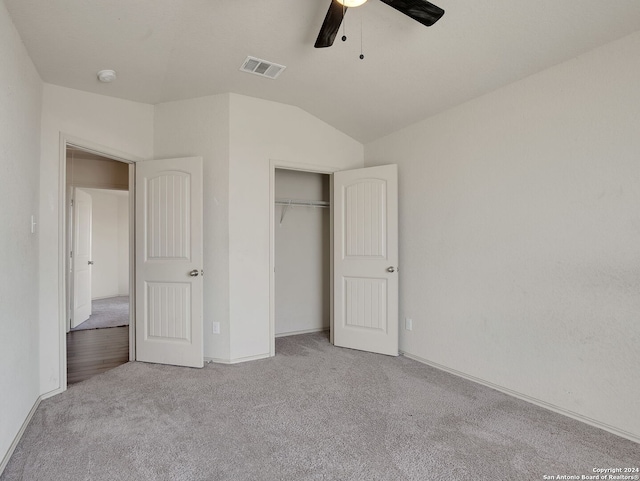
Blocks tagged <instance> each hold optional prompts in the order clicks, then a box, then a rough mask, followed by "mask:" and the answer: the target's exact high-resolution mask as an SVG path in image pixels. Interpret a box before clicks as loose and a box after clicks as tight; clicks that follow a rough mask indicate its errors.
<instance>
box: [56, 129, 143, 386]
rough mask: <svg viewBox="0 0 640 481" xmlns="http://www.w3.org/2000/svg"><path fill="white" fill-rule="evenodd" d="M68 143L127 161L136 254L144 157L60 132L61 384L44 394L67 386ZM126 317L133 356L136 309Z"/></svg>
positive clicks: (132, 244) (132, 287) (132, 246)
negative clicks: (138, 170)
mask: <svg viewBox="0 0 640 481" xmlns="http://www.w3.org/2000/svg"><path fill="white" fill-rule="evenodd" d="M67 146H74V147H80V148H81V149H84V150H87V151H90V152H93V153H96V154H99V155H101V156H103V157H107V158H109V159H112V160H117V161H119V162H124V163H126V164H129V199H130V200H129V213H130V215H129V256H130V259H131V261H132V262H133V261H134V259H135V257H134V255H135V242H134V241H135V237H134V234H135V218H134V215H133V214H134V210H133V205H134V202H133V201H132V199H133V198H134V197H132V196H135V191H134V190H133V189H134V186H135V175H134V172H135V168H134V164H135V162H138V161H140V160H143V159H142V158H140V157H137V156H135V155H131V154H128V153H126V152H121V151H119V150H116V149H112V148H110V147H107V146H104V145H100V144H96V143H95V142H91V141H88V140H85V139H82V138H79V137H75V136H73V135H71V134H67V133H64V132H60V142H59V152H58V157H59V162H58V168H59V170H58V172H59V175H58V182H59V184H58V286H59V287H58V333H59V337H58V344H59V369H60V385H59V387H58V389H55V390H54V391H51V392H48V393H46V395H45V396H46V397H50V396H52V395H54V394H59V393H61V392H64V391H66V390H67V324H68V320H67V295H68V285H67V235H68V233H67ZM134 266H135V264H130V269H129V270H130V273H129V280H130V282H129V295H130V296H131V297H130V298H129V299H130V301H131V304H132V305H135V282H134V280H135V273H134ZM129 312H130V316H131V318H130V319H129V359H131V360H133V359H135V350H134V349H135V337H133V336H135V326H134V325H133V323H134V322H135V317H134V315H133V313H134V312H135V309H130V310H129Z"/></svg>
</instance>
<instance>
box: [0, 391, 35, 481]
mask: <svg viewBox="0 0 640 481" xmlns="http://www.w3.org/2000/svg"><path fill="white" fill-rule="evenodd" d="M40 401H42V396H38V399H36V402H35V403H34V404H33V407H32V408H31V411H29V414H27V417H26V419H25V420H24V422H23V423H22V426H20V430H19V431H18V434H16V437H15V438H14V439H13V442H12V443H11V446H9V450H8V451H7V453H6V454H5V455H4V458H2V463H0V476H1V475H2V473H3V472H4V468H6V467H7V464H8V463H9V460H10V459H11V456H12V455H13V452H14V451H15V450H16V447H17V446H18V443H19V442H20V439H22V435H23V434H24V431H25V429H27V426H28V425H29V423H30V422H31V418H32V417H33V415H34V414H35V412H36V410H37V409H38V406H40Z"/></svg>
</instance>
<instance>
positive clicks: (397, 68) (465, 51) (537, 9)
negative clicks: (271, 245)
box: [4, 0, 640, 142]
mask: <svg viewBox="0 0 640 481" xmlns="http://www.w3.org/2000/svg"><path fill="white" fill-rule="evenodd" d="M4 2H5V4H6V6H7V9H8V10H9V12H10V14H11V16H12V18H13V21H14V23H15V25H16V27H17V29H18V31H19V33H20V35H21V37H22V39H23V41H24V43H25V45H26V47H27V49H28V51H29V54H30V56H31V58H32V59H33V61H34V63H35V65H36V67H37V69H38V71H39V73H40V75H41V77H42V79H43V80H44V81H45V82H48V83H52V84H56V85H61V86H65V87H70V88H75V89H80V90H85V91H89V92H95V93H98V94H103V95H109V96H114V97H120V98H124V99H130V100H135V101H139V102H145V103H151V104H155V103H160V102H165V101H170V100H178V99H186V98H194V97H199V96H205V95H212V94H219V93H226V92H234V93H239V94H244V95H249V96H254V97H259V98H263V99H268V100H274V101H277V102H282V103H286V104H292V105H295V106H298V107H300V108H302V109H304V110H306V111H308V112H310V113H311V114H313V115H315V116H316V117H318V118H320V119H322V120H324V121H326V122H327V123H329V124H331V125H333V126H334V127H336V128H337V129H339V130H341V131H343V132H345V133H347V134H348V135H351V136H352V137H353V138H355V139H357V140H359V141H361V142H367V141H370V140H373V139H375V138H378V137H381V136H383V135H386V134H389V133H391V132H393V131H395V130H398V129H400V128H402V127H404V126H406V125H409V124H411V123H413V122H415V121H417V120H420V119H423V118H426V117H428V116H430V115H433V114H435V113H437V112H440V111H442V110H444V109H447V108H449V107H452V106H455V105H458V104H460V103H463V102H465V101H467V100H469V99H472V98H474V97H477V96H480V95H482V94H484V93H487V92H490V91H492V90H495V89H496V88H499V87H501V86H503V85H506V84H509V83H511V82H513V81H516V80H518V79H521V78H524V77H526V76H528V75H531V74H533V73H535V72H538V71H540V70H543V69H545V68H548V67H550V66H553V65H555V64H558V63H560V62H562V61H565V60H567V59H570V58H573V57H575V56H577V55H579V54H581V53H583V52H586V51H588V50H591V49H593V48H595V47H597V46H599V45H601V44H604V43H607V42H610V41H612V40H615V39H617V38H621V37H623V36H626V35H628V34H630V33H632V32H635V31H637V30H640V1H638V0H611V1H605V0H537V1H529V0H528V1H525V0H485V1H478V0H436V1H435V2H434V3H435V4H437V5H438V6H440V7H442V8H443V9H444V10H445V12H446V13H445V14H444V17H443V18H442V19H441V20H440V21H439V22H438V23H436V24H435V25H434V26H433V27H430V28H426V27H424V26H422V25H420V24H419V23H417V22H415V21H413V20H411V19H410V18H408V17H406V16H405V15H403V14H401V13H399V12H397V11H396V10H394V9H392V8H389V6H387V5H385V4H383V3H382V2H380V1H378V0H369V1H368V2H367V3H366V4H365V5H363V6H362V7H358V8H352V9H349V10H348V11H347V14H346V17H345V22H344V28H345V31H346V35H347V37H348V39H347V41H346V42H342V41H341V40H340V38H339V37H340V36H341V35H342V33H343V32H342V30H341V31H340V33H339V35H338V38H337V39H336V42H335V44H334V46H333V47H331V48H326V49H315V48H314V47H313V44H314V41H315V39H316V36H317V34H318V31H319V29H320V25H321V24H322V21H323V19H324V16H325V14H326V12H327V9H328V7H329V3H330V2H329V0H133V1H132V0H92V1H88V0H4ZM361 38H362V49H363V53H364V55H365V58H364V60H360V59H359V58H358V56H359V55H360V51H361ZM247 55H252V56H255V57H258V58H262V59H266V60H269V61H272V62H276V63H279V64H283V65H286V66H287V69H286V70H285V71H284V72H283V73H282V75H281V76H280V77H279V78H278V79H276V80H271V79H267V78H261V77H258V76H255V75H251V74H247V73H244V72H241V71H239V67H240V66H241V64H242V62H243V60H244V59H245V57H246V56H247ZM101 69H114V70H116V71H117V73H118V79H117V80H116V81H115V82H114V83H112V84H102V83H100V82H98V81H97V79H96V72H97V71H98V70H101Z"/></svg>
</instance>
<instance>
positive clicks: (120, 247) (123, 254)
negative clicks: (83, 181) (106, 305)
mask: <svg viewBox="0 0 640 481" xmlns="http://www.w3.org/2000/svg"><path fill="white" fill-rule="evenodd" d="M83 190H85V191H86V192H87V193H88V194H89V195H90V196H91V200H92V203H91V205H92V219H91V220H92V226H91V260H92V261H93V266H92V267H91V298H92V299H104V298H105V297H114V296H118V295H127V294H128V287H127V289H125V290H124V291H121V287H122V286H121V284H122V281H123V279H126V280H128V278H129V277H128V276H129V242H128V235H129V224H128V222H129V210H128V198H129V194H128V192H118V191H111V190H99V189H83ZM121 204H124V207H125V208H124V209H122V208H121ZM121 216H122V218H121ZM121 227H122V228H124V231H125V232H124V233H121V232H120V229H121ZM123 234H124V235H123ZM123 271H124V272H123ZM127 285H128V282H127Z"/></svg>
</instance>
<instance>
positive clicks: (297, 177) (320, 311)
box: [274, 169, 331, 335]
mask: <svg viewBox="0 0 640 481" xmlns="http://www.w3.org/2000/svg"><path fill="white" fill-rule="evenodd" d="M329 180H330V176H329V175H325V174H317V173H311V172H301V171H297V170H284V169H276V175H275V197H276V199H297V200H319V201H329V200H330V199H329ZM285 209H286V210H285ZM283 210H285V216H284V219H283V220H282V222H280V219H281V218H282V212H283ZM329 217H330V216H329V209H326V208H317V207H285V206H276V211H275V229H274V231H275V266H276V267H275V269H276V272H275V284H276V285H275V329H276V335H279V334H290V333H300V332H304V331H311V330H320V329H325V328H326V329H328V328H329V321H330V311H329V309H330V292H329V286H330V279H329V275H330V264H331V259H330V257H329V256H330V245H331V237H330V226H329Z"/></svg>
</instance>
